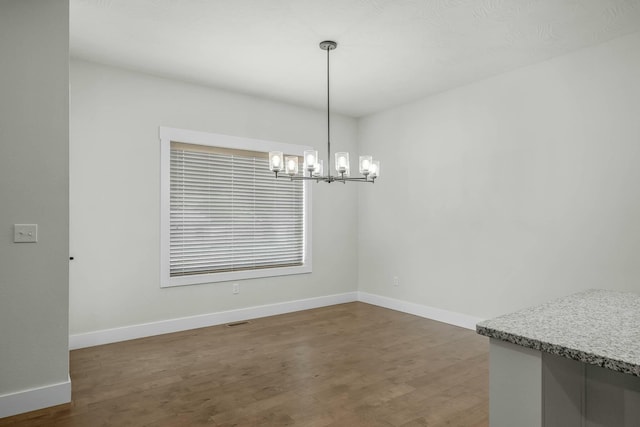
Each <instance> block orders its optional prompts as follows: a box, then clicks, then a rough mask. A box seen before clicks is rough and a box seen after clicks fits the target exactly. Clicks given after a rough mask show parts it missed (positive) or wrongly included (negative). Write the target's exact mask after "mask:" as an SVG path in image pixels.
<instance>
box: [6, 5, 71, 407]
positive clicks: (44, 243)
mask: <svg viewBox="0 0 640 427" xmlns="http://www.w3.org/2000/svg"><path fill="white" fill-rule="evenodd" d="M68 56H69V4H68V1H66V0H53V1H32V0H25V1H20V0H0V58H1V59H0V61H1V65H0V339H1V345H0V395H2V394H9V393H14V392H18V391H22V390H25V389H29V388H35V387H41V386H47V385H51V384H55V383H61V382H64V381H67V379H68V372H69V368H68V367H69V356H68V355H69V351H68V317H69V295H68V294H69V285H68V278H69V265H68V263H69V261H68V256H69V251H68V247H69V225H68V224H69V179H68V175H69V153H68V147H69V63H68ZM15 223H34V224H38V243H20V244H16V243H13V224H15Z"/></svg>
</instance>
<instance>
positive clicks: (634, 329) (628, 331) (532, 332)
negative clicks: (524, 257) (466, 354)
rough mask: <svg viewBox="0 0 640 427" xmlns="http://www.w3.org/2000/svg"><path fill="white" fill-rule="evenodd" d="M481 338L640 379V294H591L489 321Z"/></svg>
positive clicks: (482, 326)
mask: <svg viewBox="0 0 640 427" xmlns="http://www.w3.org/2000/svg"><path fill="white" fill-rule="evenodd" d="M476 331H477V332H478V334H480V335H484V336H487V337H490V338H496V339H499V340H502V341H507V342H510V343H513V344H517V345H521V346H523V347H528V348H532V349H534V350H540V351H544V352H547V353H551V354H556V355H558V356H563V357H567V358H569V359H573V360H577V361H580V362H584V363H588V364H591V365H597V366H602V367H605V368H608V369H611V370H613V371H617V372H623V373H626V374H631V375H635V376H638V377H640V295H638V294H635V293H630V292H618V291H607V290H595V289H592V290H588V291H584V292H580V293H577V294H573V295H569V296H567V297H564V298H560V299H557V300H554V301H551V302H548V303H546V304H542V305H539V306H536V307H531V308H527V309H524V310H520V311H517V312H515V313H511V314H506V315H504V316H500V317H496V318H494V319H490V320H485V321H483V322H480V323H478V324H477V325H476Z"/></svg>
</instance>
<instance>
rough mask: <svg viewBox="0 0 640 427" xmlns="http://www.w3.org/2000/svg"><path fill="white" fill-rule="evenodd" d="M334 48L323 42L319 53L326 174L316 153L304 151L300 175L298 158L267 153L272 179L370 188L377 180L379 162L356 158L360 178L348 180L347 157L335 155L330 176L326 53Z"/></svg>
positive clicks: (368, 158)
mask: <svg viewBox="0 0 640 427" xmlns="http://www.w3.org/2000/svg"><path fill="white" fill-rule="evenodd" d="M336 47H338V44H337V43H336V42H334V41H330V40H327V41H323V42H322V43H320V49H322V50H326V51H327V174H326V175H324V172H323V169H324V163H323V161H322V160H320V159H319V158H318V151H317V150H305V151H304V155H303V165H302V171H301V174H298V156H283V154H282V151H270V152H269V169H271V171H272V172H274V173H275V174H276V178H288V179H290V180H292V181H293V180H315V181H316V182H321V181H322V182H328V183H332V182H334V181H335V182H342V183H343V184H344V183H346V182H347V181H355V182H369V183H371V184H373V183H374V182H375V180H376V178H378V177H379V176H380V162H379V161H378V160H373V158H372V157H371V156H360V159H359V162H358V171H359V172H360V174H361V175H362V176H360V177H351V169H350V165H349V153H347V152H343V151H341V152H338V153H336V154H335V172H336V175H331V116H330V114H329V111H330V109H329V107H330V104H329V100H330V98H329V52H330V51H332V50H333V49H335V48H336Z"/></svg>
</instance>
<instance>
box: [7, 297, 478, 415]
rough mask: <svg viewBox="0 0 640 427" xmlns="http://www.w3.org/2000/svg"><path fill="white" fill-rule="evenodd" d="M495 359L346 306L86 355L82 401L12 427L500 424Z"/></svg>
mask: <svg viewBox="0 0 640 427" xmlns="http://www.w3.org/2000/svg"><path fill="white" fill-rule="evenodd" d="M488 350H489V343H488V340H487V339H486V338H484V337H480V336H478V335H476V334H475V332H473V331H469V330H466V329H462V328H458V327H455V326H450V325H446V324H443V323H439V322H434V321H431V320H427V319H423V318H420V317H416V316H412V315H408V314H404V313H400V312H396V311H392V310H387V309H384V308H380V307H376V306H372V305H368V304H364V303H360V302H355V303H349V304H341V305H336V306H331V307H325V308H319V309H315V310H308V311H303V312H297V313H290V314H284V315H280V316H273V317H267V318H262V319H256V320H253V321H251V322H250V323H249V324H245V325H239V326H233V327H229V326H214V327H209V328H203V329H196V330H191V331H185V332H178V333H174V334H167V335H161V336H157V337H149V338H143V339H138V340H133V341H127V342H122V343H115V344H109V345H103V346H98V347H91V348H86V349H80V350H74V351H72V352H71V356H70V357H71V361H70V365H71V366H70V371H71V380H72V386H73V402H72V403H71V404H68V405H61V406H57V407H54V408H49V409H43V410H40V411H34V412H30V413H28V414H22V415H18V416H15V417H9V418H3V419H0V426H14V427H22V426H25V427H26V426H47V427H71V426H73V427H76V426H91V427H93V426H118V427H120V426H147V425H149V426H286V425H295V426H309V427H320V426H332V427H335V426H465V427H467V426H468V427H471V426H488V409H489V408H488V402H489V397H488Z"/></svg>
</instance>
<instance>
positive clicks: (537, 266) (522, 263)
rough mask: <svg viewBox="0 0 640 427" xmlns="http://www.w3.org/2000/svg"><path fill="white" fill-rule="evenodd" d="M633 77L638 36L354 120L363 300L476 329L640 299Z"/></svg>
mask: <svg viewBox="0 0 640 427" xmlns="http://www.w3.org/2000/svg"><path fill="white" fill-rule="evenodd" d="M639 76H640V34H634V35H631V36H627V37H624V38H621V39H617V40H614V41H612V42H609V43H606V44H602V45H599V46H596V47H592V48H588V49H584V50H581V51H577V52H574V53H572V54H570V55H566V56H563V57H559V58H556V59H553V60H550V61H547V62H544V63H540V64H537V65H534V66H530V67H527V68H524V69H520V70H516V71H513V72H510V73H507V74H503V75H499V76H496V77H494V78H491V79H488V80H485V81H481V82H478V83H475V84H472V85H468V86H465V87H461V88H458V89H455V90H451V91H448V92H445V93H441V94H438V95H436V96H433V97H430V98H427V99H423V100H421V101H419V102H416V103H412V104H410V105H405V106H402V107H399V108H395V109H392V110H389V111H386V112H383V113H380V114H376V115H372V116H369V117H366V118H363V119H362V120H361V121H360V122H359V145H360V147H359V151H361V152H368V153H372V154H373V155H374V157H375V156H377V157H378V158H380V160H382V170H381V178H380V181H379V182H378V183H376V185H375V186H370V187H368V188H363V189H361V190H360V193H359V196H360V199H359V214H360V216H359V220H360V221H359V289H360V290H362V291H366V292H371V293H375V294H380V295H384V296H389V297H393V298H398V299H401V300H406V301H411V302H414V303H419V304H424V305H428V306H433V307H437V308H441V309H445V310H451V311H455V312H460V313H464V314H468V315H473V316H477V317H491V316H495V315H498V314H501V313H504V312H509V311H512V310H516V309H518V308H521V307H524V306H529V305H533V304H536V303H540V302H544V301H547V300H549V299H551V298H553V297H556V296H560V295H565V294H569V293H572V292H575V291H578V290H581V289H585V288H608V289H621V290H635V291H640V258H639V257H640V167H639V165H640V79H639ZM394 275H395V276H398V277H399V278H400V286H399V287H392V285H391V282H392V277H393V276H394Z"/></svg>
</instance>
